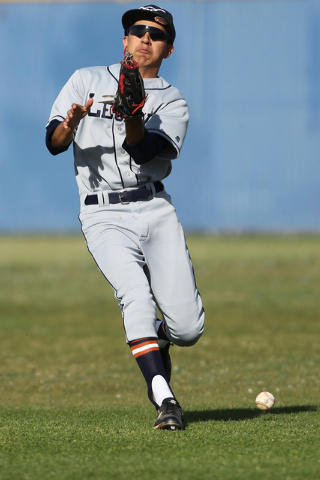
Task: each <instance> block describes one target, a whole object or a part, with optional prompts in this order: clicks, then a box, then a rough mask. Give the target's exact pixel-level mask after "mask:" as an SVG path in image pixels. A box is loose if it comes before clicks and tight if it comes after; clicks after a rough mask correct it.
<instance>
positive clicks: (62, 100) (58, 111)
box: [47, 70, 84, 126]
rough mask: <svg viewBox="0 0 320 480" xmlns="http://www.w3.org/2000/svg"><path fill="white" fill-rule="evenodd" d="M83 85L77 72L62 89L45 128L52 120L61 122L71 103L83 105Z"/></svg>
mask: <svg viewBox="0 0 320 480" xmlns="http://www.w3.org/2000/svg"><path fill="white" fill-rule="evenodd" d="M83 101H84V85H83V82H82V79H81V76H80V72H79V70H77V71H76V72H75V73H74V74H73V75H72V76H71V77H70V78H69V80H68V81H67V83H66V84H65V85H64V87H63V88H62V90H61V92H60V93H59V95H58V97H57V99H56V101H55V102H54V104H53V107H52V109H51V113H50V118H49V122H48V124H47V126H48V125H49V124H50V122H52V120H59V121H60V122H61V121H63V120H64V119H65V117H66V115H67V111H68V110H69V109H70V107H71V105H72V104H73V103H78V104H80V105H83Z"/></svg>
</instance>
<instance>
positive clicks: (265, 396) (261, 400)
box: [256, 391, 276, 410]
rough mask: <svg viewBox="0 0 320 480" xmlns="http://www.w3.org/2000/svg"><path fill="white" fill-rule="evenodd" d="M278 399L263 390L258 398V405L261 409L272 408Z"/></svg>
mask: <svg viewBox="0 0 320 480" xmlns="http://www.w3.org/2000/svg"><path fill="white" fill-rule="evenodd" d="M275 401H276V399H275V398H274V396H273V395H272V393H270V392H266V391H263V392H261V393H259V395H258V396H257V398H256V405H257V407H258V408H259V409H260V410H270V409H271V408H272V407H273V405H274V404H275Z"/></svg>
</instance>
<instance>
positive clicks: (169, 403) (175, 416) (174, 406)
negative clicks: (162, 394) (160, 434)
mask: <svg viewBox="0 0 320 480" xmlns="http://www.w3.org/2000/svg"><path fill="white" fill-rule="evenodd" d="M183 420H184V419H183V412H182V408H181V407H180V405H179V403H178V402H177V400H176V399H175V398H165V399H164V400H163V402H162V405H161V407H160V408H159V410H158V416H157V420H156V423H155V424H154V429H155V430H156V429H159V430H183V429H184V426H183Z"/></svg>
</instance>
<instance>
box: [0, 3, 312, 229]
mask: <svg viewBox="0 0 320 480" xmlns="http://www.w3.org/2000/svg"><path fill="white" fill-rule="evenodd" d="M140 5H141V4H140V3H136V2H134V3H78V4H77V3H66V4H48V3H44V4H0V167H1V175H0V230H1V231H43V230H44V231H55V230H59V231H63V230H76V229H79V222H78V219H77V215H78V203H79V201H78V194H77V188H76V182H75V179H74V172H73V161H72V152H71V150H70V152H67V153H66V154H63V155H60V156H58V157H52V156H51V155H50V154H49V153H48V152H47V151H46V148H45V144H44V135H45V124H46V122H47V119H48V116H49V113H50V109H51V105H52V103H53V101H54V99H55V97H56V96H57V94H58V93H59V91H60V89H61V87H62V85H63V84H64V83H65V82H66V81H67V79H68V77H69V76H70V75H71V74H72V73H73V71H74V70H75V69H77V68H80V67H84V66H91V65H101V64H112V63H116V62H118V61H119V60H120V59H121V58H122V44H121V39H122V36H123V31H122V27H121V21H120V19H121V15H122V14H123V12H124V11H126V10H127V9H129V8H134V7H136V6H140ZM162 5H163V6H164V7H165V8H168V9H169V10H170V11H171V12H172V13H173V15H174V19H175V24H176V28H177V32H178V33H177V40H176V43H175V53H174V55H173V56H172V57H171V58H170V59H168V60H166V61H165V62H164V64H163V68H162V70H161V74H162V76H163V77H164V78H166V79H167V80H168V81H169V82H171V83H172V84H173V85H175V86H178V87H179V89H180V90H181V91H182V93H183V94H184V96H185V97H186V99H187V101H188V103H189V107H190V113H191V120H190V125H189V131H188V135H187V140H186V142H185V144H184V147H183V150H182V154H181V157H180V158H179V160H177V161H176V162H174V169H173V173H172V174H171V176H170V177H169V178H168V179H167V180H166V181H165V184H166V188H167V190H168V191H169V192H170V194H171V196H172V198H173V201H174V203H175V205H176V207H177V211H178V214H179V216H180V219H181V222H182V224H183V225H184V227H185V228H187V229H200V230H280V231H283V230H287V229H289V230H319V229H320V188H319V184H320V162H319V154H320V1H315V0H313V1H311V0H310V1H309V0H301V1H298V0H297V1H294V0H292V1H281V0H279V1H241V2H236V1H234V2H233V1H229V2H219V1H218V2H164V3H163V4H162Z"/></svg>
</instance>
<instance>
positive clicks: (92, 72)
mask: <svg viewBox="0 0 320 480" xmlns="http://www.w3.org/2000/svg"><path fill="white" fill-rule="evenodd" d="M119 72H120V64H116V65H112V66H110V67H92V68H84V69H81V70H77V71H76V72H75V73H74V74H73V75H72V77H71V78H70V79H69V80H68V82H67V83H66V85H65V86H64V87H63V89H62V90H61V92H60V94H59V96H58V98H57V100H56V101H55V103H54V105H53V108H52V111H51V114H50V119H49V122H50V121H52V120H60V121H62V120H64V118H65V116H66V112H67V111H68V110H69V108H70V107H71V104H72V103H77V104H80V105H85V104H86V102H87V101H88V99H89V98H93V99H94V103H93V105H92V107H91V109H90V113H89V114H88V115H87V116H86V117H85V118H84V119H83V120H82V121H81V122H80V125H79V127H78V128H77V130H76V132H75V136H74V143H73V148H74V161H75V171H76V178H77V182H78V186H79V193H80V195H81V194H88V193H92V192H98V191H101V190H103V191H105V190H109V191H110V190H121V189H128V188H135V187H137V185H140V184H145V183H147V182H155V181H157V180H162V179H163V178H165V177H167V176H168V175H169V174H170V172H171V168H172V165H171V160H173V159H175V158H177V157H178V156H179V153H180V149H181V147H182V144H183V141H184V138H185V135H186V131H187V126H188V120H189V112H188V107H187V103H186V101H185V99H184V98H183V96H182V95H181V93H180V92H179V90H177V89H176V88H174V87H172V86H171V85H169V84H168V83H167V82H166V81H165V80H164V79H163V78H161V77H157V78H146V79H144V86H145V91H146V93H147V95H148V96H147V100H146V103H145V106H144V108H143V113H144V123H145V128H146V129H147V130H148V131H149V132H156V133H158V134H159V135H162V136H163V137H165V138H166V139H167V140H168V146H167V148H165V150H164V151H163V152H162V153H161V156H159V157H155V158H154V159H152V160H151V161H149V162H147V163H145V164H143V165H137V164H136V163H135V162H134V160H133V159H132V158H131V157H130V155H129V154H128V153H127V152H126V151H125V150H124V148H123V146H122V145H123V142H124V140H125V135H126V131H125V123H124V120H123V119H121V118H120V119H119V118H117V117H116V116H115V115H113V114H112V113H110V104H103V103H99V102H101V101H104V100H105V98H104V95H115V94H116V92H117V88H118V78H119Z"/></svg>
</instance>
